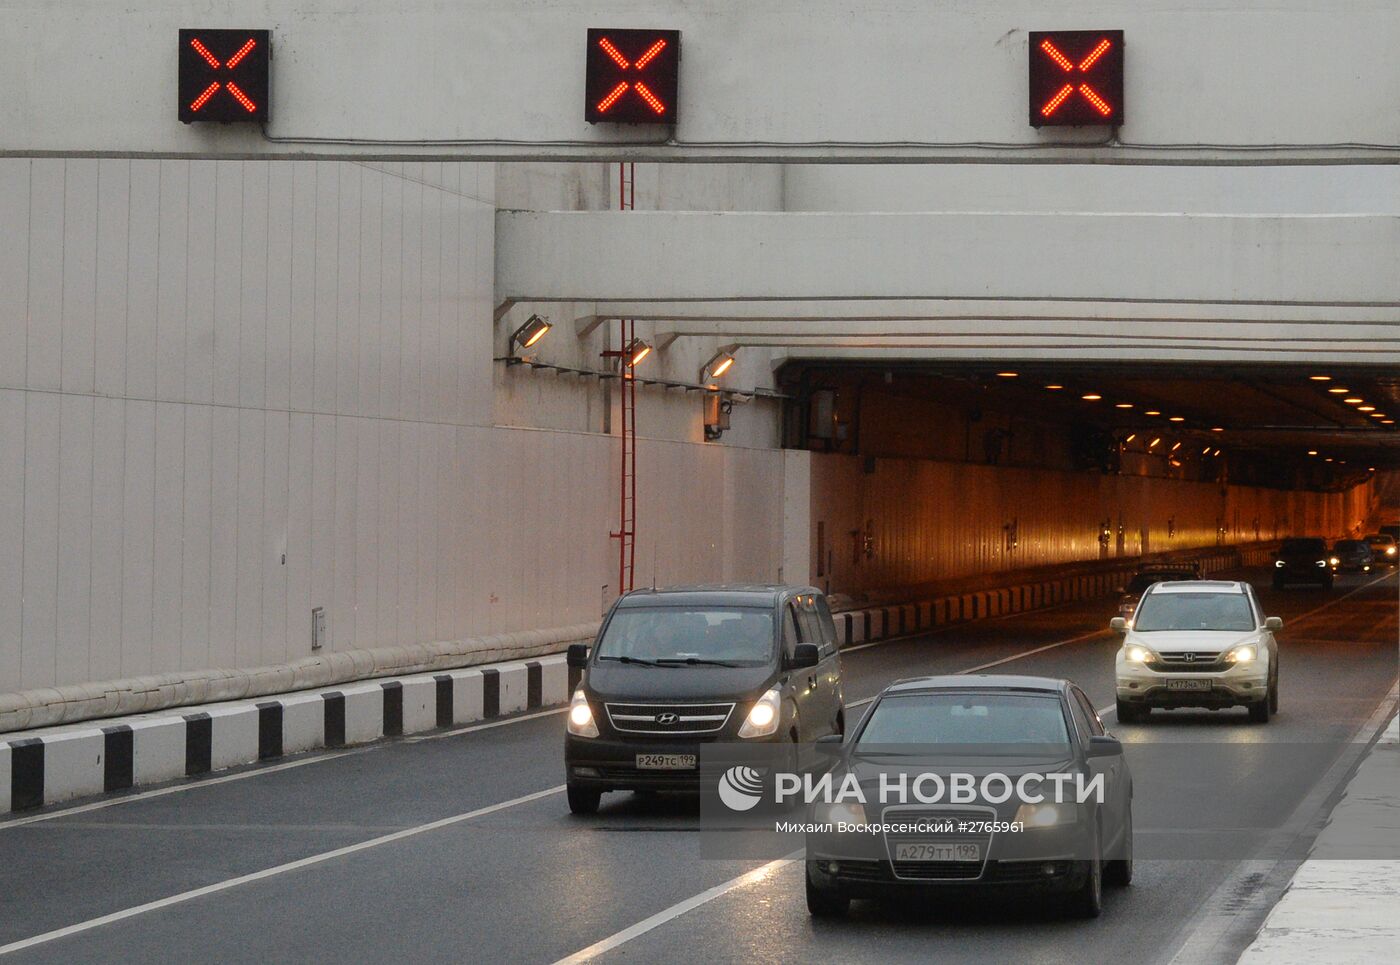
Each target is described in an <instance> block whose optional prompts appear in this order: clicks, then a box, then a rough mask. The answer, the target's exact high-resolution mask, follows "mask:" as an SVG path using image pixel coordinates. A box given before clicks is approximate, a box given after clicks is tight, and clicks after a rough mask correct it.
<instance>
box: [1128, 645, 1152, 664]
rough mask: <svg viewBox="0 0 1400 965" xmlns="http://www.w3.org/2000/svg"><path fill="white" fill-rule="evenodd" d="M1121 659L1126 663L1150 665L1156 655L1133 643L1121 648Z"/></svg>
mask: <svg viewBox="0 0 1400 965" xmlns="http://www.w3.org/2000/svg"><path fill="white" fill-rule="evenodd" d="M1123 659H1124V660H1126V661H1128V663H1152V662H1154V661H1155V660H1156V659H1157V655H1156V654H1155V653H1153V652H1152V651H1151V650H1148V649H1147V648H1146V647H1143V646H1139V645H1138V644H1136V643H1135V644H1133V645H1132V646H1129V647H1124V648H1123Z"/></svg>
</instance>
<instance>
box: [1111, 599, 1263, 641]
mask: <svg viewBox="0 0 1400 965" xmlns="http://www.w3.org/2000/svg"><path fill="white" fill-rule="evenodd" d="M1133 629H1134V630H1137V631H1146V632H1149V633H1150V632H1152V631H1153V630H1253V629H1254V612H1253V610H1252V609H1251V608H1250V606H1249V600H1248V599H1247V598H1246V597H1245V595H1244V594H1243V593H1149V594H1148V595H1147V598H1146V599H1145V600H1143V602H1142V606H1140V607H1138V611H1137V616H1136V618H1135V619H1134V620H1133Z"/></svg>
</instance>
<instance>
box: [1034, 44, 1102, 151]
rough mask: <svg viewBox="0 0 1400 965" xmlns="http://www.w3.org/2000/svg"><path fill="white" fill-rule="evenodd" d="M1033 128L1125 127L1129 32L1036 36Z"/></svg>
mask: <svg viewBox="0 0 1400 965" xmlns="http://www.w3.org/2000/svg"><path fill="white" fill-rule="evenodd" d="M1030 58H1031V59H1030V119H1031V127H1050V126H1074V127H1086V126H1089V125H1095V124H1109V125H1114V126H1117V125H1119V124H1122V123H1123V31H1121V30H1052V31H1034V30H1033V31H1031V34H1030Z"/></svg>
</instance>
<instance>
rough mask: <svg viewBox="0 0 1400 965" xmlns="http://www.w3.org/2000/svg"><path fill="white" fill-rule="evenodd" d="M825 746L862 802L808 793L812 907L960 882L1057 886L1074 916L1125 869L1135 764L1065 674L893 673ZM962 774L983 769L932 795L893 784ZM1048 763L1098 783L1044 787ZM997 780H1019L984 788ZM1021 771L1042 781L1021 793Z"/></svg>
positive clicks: (1001, 888) (1085, 912)
mask: <svg viewBox="0 0 1400 965" xmlns="http://www.w3.org/2000/svg"><path fill="white" fill-rule="evenodd" d="M827 740H828V741H830V742H831V743H832V744H835V742H836V741H837V740H838V738H834V737H833V738H828V739H827ZM826 743H827V742H822V744H823V745H826ZM832 752H833V753H835V754H836V757H837V760H836V762H835V764H834V766H833V768H832V771H831V773H832V775H833V782H832V783H833V786H835V787H841V786H843V785H845V784H846V782H847V780H848V777H849V778H850V779H853V780H854V781H855V783H856V784H857V785H858V786H859V787H860V788H862V794H861V795H860V797H861V798H862V799H863V800H861V801H860V803H856V802H854V801H851V800H849V799H846V800H842V799H840V798H838V799H837V800H835V801H832V802H825V801H822V802H816V803H814V804H813V805H812V810H811V821H810V823H809V826H808V827H809V830H808V833H807V834H806V861H805V863H806V897H807V908H808V911H809V912H810V913H811V914H812V915H813V916H814V917H823V918H825V917H835V916H839V915H843V914H845V912H846V911H847V909H848V908H849V906H850V902H851V900H852V899H876V900H879V899H885V898H907V897H914V898H923V899H925V900H929V901H937V900H939V899H940V898H947V897H951V896H954V895H957V894H960V893H971V894H979V895H998V894H1018V893H1019V894H1025V893H1030V894H1036V895H1057V896H1060V897H1062V898H1063V899H1064V900H1065V903H1066V905H1067V909H1068V910H1069V911H1070V912H1071V913H1073V914H1075V915H1076V916H1081V917H1096V916H1097V915H1098V914H1099V912H1100V910H1101V908H1102V896H1103V886H1104V884H1105V883H1107V884H1109V885H1119V886H1122V885H1127V884H1129V883H1130V882H1131V881H1132V876H1133V842H1132V838H1133V817H1132V798H1133V780H1132V774H1131V772H1130V771H1129V769H1128V763H1127V760H1126V759H1125V758H1124V756H1123V746H1122V744H1120V743H1119V741H1118V740H1117V739H1116V738H1115V737H1114V736H1113V735H1111V734H1109V733H1108V731H1107V730H1105V728H1104V726H1103V721H1102V720H1100V719H1099V716H1098V714H1097V713H1096V712H1095V711H1094V706H1093V704H1092V703H1091V702H1090V701H1089V699H1088V698H1087V697H1086V696H1085V695H1084V692H1083V691H1082V690H1080V689H1079V687H1077V686H1075V685H1074V684H1073V683H1072V682H1071V681H1068V680H1063V679H1055V678H1048V677H1031V676H1015V675H1000V674H979V675H949V676H933V677H917V678H911V679H905V680H899V681H896V682H894V683H892V684H890V685H889V686H888V687H886V688H885V689H884V690H883V691H881V692H880V694H879V695H878V696H877V697H876V698H875V701H874V703H873V704H872V705H871V707H870V709H869V710H868V711H867V712H866V714H865V716H864V717H863V718H862V720H861V721H860V723H859V726H858V727H857V728H856V729H855V730H854V733H853V734H852V735H851V736H850V737H848V738H846V739H844V740H843V741H841V743H840V744H837V745H836V746H835V747H834V748H833V749H832ZM958 774H968V775H969V776H971V775H973V774H975V775H978V776H979V777H978V780H979V781H980V784H979V787H980V788H981V790H982V792H983V793H980V794H978V795H977V796H975V797H974V798H973V799H972V800H971V801H968V802H966V803H960V802H954V801H950V802H949V803H929V802H928V801H927V800H915V801H912V802H911V801H910V800H909V799H908V796H907V795H903V794H897V793H893V792H892V791H891V790H890V789H892V788H902V787H903V786H904V785H903V783H901V780H900V778H899V776H900V775H902V776H903V777H905V778H910V779H911V780H912V781H915V782H917V781H919V780H921V779H926V778H928V777H929V776H931V775H939V776H940V777H941V778H944V779H946V781H947V783H948V785H949V786H951V785H952V783H953V782H954V780H955V776H956V775H958ZM1051 774H1064V775H1066V777H1068V776H1069V775H1075V776H1076V779H1082V780H1085V781H1088V782H1091V783H1092V781H1094V780H1095V779H1096V778H1095V775H1101V776H1102V777H1101V780H1100V786H1101V793H1099V794H1097V795H1095V796H1094V797H1093V799H1091V800H1084V801H1080V800H1078V799H1075V800H1067V801H1066V800H1059V799H1052V796H1051V795H1050V794H1049V792H1048V791H1046V790H1045V788H1046V786H1047V783H1048V782H1046V781H1044V780H1043V779H1044V778H1046V776H1047V775H1051ZM993 778H995V779H996V782H995V783H996V784H997V786H998V787H1000V785H1001V783H1002V782H1003V780H1004V782H1005V784H1006V786H1007V787H1008V788H1010V787H1011V786H1012V785H1013V784H1014V786H1015V787H1016V790H1014V791H1012V792H1010V793H1009V794H1008V795H1007V796H1003V793H1002V791H1001V790H997V791H996V792H995V793H991V792H989V791H988V790H987V789H988V788H989V787H990V786H991V784H992V779H993ZM1023 781H1025V782H1026V784H1025V786H1026V787H1027V788H1035V789H1036V790H1035V791H1023V790H1022V782H1023ZM1037 782H1039V783H1037ZM931 785H932V782H929V781H927V780H925V786H931ZM910 786H915V785H912V784H911V785H910ZM929 796H930V795H925V797H929ZM1037 799H1039V800H1037ZM843 826H844V828H845V830H842V828H843Z"/></svg>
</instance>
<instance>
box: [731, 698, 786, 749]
mask: <svg viewBox="0 0 1400 965" xmlns="http://www.w3.org/2000/svg"><path fill="white" fill-rule="evenodd" d="M782 717H783V695H782V692H781V691H779V690H778V688H777V687H774V688H772V689H771V690H769V691H768V692H767V693H765V694H764V695H763V696H762V697H760V698H758V700H756V701H755V702H754V705H753V706H752V707H750V708H749V715H748V716H747V717H745V718H744V726H742V727H740V728H739V736H740V737H767V736H768V735H769V734H773V733H776V732H777V730H778V724H780V723H782Z"/></svg>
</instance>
